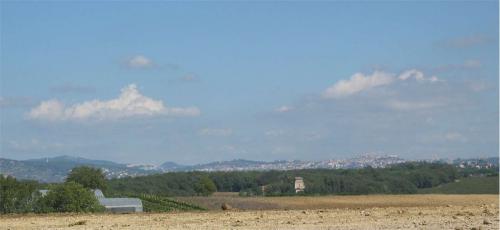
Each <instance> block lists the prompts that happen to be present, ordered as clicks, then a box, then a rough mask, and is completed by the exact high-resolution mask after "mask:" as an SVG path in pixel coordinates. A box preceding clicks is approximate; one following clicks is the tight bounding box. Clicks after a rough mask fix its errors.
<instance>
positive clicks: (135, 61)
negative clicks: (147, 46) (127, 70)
mask: <svg viewBox="0 0 500 230" xmlns="http://www.w3.org/2000/svg"><path fill="white" fill-rule="evenodd" d="M127 64H128V66H129V67H132V68H149V67H152V66H153V61H151V59H149V58H147V57H144V56H142V55H137V56H134V57H132V58H130V59H129V60H128V61H127Z"/></svg>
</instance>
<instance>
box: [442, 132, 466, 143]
mask: <svg viewBox="0 0 500 230" xmlns="http://www.w3.org/2000/svg"><path fill="white" fill-rule="evenodd" d="M444 138H445V139H446V140H447V141H459V142H466V141H467V138H466V137H465V136H464V135H462V134H461V133H458V132H449V133H446V134H445V135H444Z"/></svg>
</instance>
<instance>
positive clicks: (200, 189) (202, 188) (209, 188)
mask: <svg viewBox="0 0 500 230" xmlns="http://www.w3.org/2000/svg"><path fill="white" fill-rule="evenodd" d="M195 191H196V192H197V193H198V194H201V195H204V196H208V195H210V194H212V193H214V192H215V191H217V187H216V186H215V184H214V182H213V181H212V180H211V179H210V178H209V177H208V176H206V175H203V176H201V178H200V181H199V182H198V184H197V185H196V186H195Z"/></svg>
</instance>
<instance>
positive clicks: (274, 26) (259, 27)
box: [0, 1, 499, 164]
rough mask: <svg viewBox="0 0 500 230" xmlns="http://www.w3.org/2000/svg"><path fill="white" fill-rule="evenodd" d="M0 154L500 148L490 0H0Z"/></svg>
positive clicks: (454, 153)
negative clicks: (93, 0) (377, 0)
mask: <svg viewBox="0 0 500 230" xmlns="http://www.w3.org/2000/svg"><path fill="white" fill-rule="evenodd" d="M0 7H1V16H0V17H1V18H0V19H1V21H0V48H1V49H0V50H1V51H0V55H1V56H0V58H1V59H0V69H1V70H0V74H1V81H0V86H1V92H0V109H1V112H0V116H1V117H0V157H2V158H9V159H21V160H23V159H34V158H44V157H54V156H60V155H68V156H75V157H83V158H89V159H97V160H110V161H115V162H120V163H153V164H161V163H163V162H165V161H172V162H176V163H179V164H198V163H207V162H212V161H224V160H232V159H247V160H258V161H274V160H326V159H341V158H349V157H351V156H356V155H360V154H363V153H373V152H377V153H381V154H396V155H398V156H400V157H402V158H405V159H433V158H459V157H460V158H474V157H490V156H498V153H499V149H498V145H499V134H498V129H499V123H498V119H499V112H498V109H499V101H498V91H499V82H498V80H499V79H498V78H499V57H498V50H499V44H498V42H499V24H498V16H499V15H498V7H499V5H498V2H497V1H481V2H452V1H446V2H429V1H426V2H286V3H285V2H255V3H250V2H223V3H222V2H13V1H3V2H0Z"/></svg>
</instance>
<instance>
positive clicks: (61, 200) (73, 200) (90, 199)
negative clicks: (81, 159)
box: [0, 166, 106, 213]
mask: <svg viewBox="0 0 500 230" xmlns="http://www.w3.org/2000/svg"><path fill="white" fill-rule="evenodd" d="M96 188H104V189H105V188H106V179H105V177H104V174H103V173H102V171H101V169H96V168H91V167H85V166H83V167H77V168H74V169H73V170H72V171H71V172H70V174H69V175H68V177H67V179H66V181H65V182H64V183H60V184H39V183H38V182H36V181H18V180H16V179H15V178H13V177H10V176H3V175H0V213H27V212H36V213H48V212H100V211H104V207H102V206H101V205H100V204H99V202H98V200H97V198H96V197H95V196H94V193H93V191H92V189H96ZM41 189H46V190H47V193H46V194H43V193H41V192H40V191H39V190H41Z"/></svg>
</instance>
